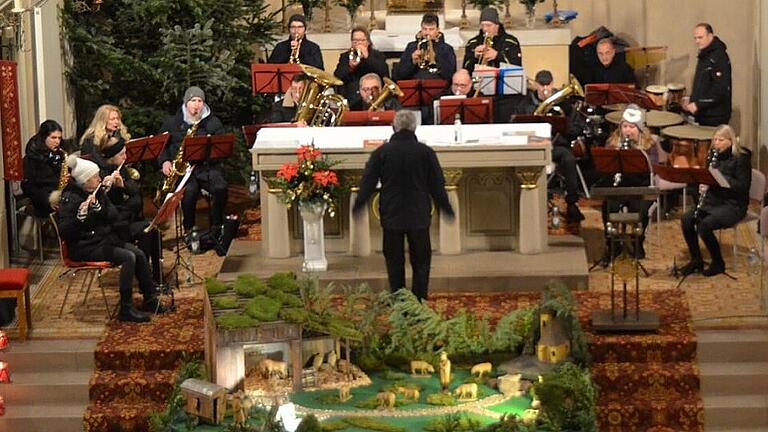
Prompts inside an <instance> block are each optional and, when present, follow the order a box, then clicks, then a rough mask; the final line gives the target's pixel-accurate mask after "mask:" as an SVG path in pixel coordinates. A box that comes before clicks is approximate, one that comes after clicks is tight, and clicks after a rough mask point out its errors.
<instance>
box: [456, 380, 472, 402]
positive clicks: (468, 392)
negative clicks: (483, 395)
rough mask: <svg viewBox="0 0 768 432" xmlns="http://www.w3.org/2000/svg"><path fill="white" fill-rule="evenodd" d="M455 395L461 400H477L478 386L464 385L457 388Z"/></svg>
mask: <svg viewBox="0 0 768 432" xmlns="http://www.w3.org/2000/svg"><path fill="white" fill-rule="evenodd" d="M453 394H454V396H456V397H457V398H459V399H477V384H475V383H469V384H462V385H460V386H458V387H456V390H454V391H453Z"/></svg>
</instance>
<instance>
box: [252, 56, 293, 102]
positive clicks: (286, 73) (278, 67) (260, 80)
mask: <svg viewBox="0 0 768 432" xmlns="http://www.w3.org/2000/svg"><path fill="white" fill-rule="evenodd" d="M301 71H302V70H301V66H299V65H298V64H293V63H252V64H251V85H252V87H253V94H254V95H256V94H259V93H280V94H282V93H285V92H286V91H287V90H288V88H290V87H291V79H293V76H294V75H296V74H297V73H299V72H301Z"/></svg>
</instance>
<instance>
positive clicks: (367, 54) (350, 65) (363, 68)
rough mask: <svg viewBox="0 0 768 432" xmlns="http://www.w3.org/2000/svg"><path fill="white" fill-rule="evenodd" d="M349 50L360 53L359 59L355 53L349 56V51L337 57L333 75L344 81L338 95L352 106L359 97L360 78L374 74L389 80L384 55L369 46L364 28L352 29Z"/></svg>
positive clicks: (369, 41) (369, 39) (366, 31)
mask: <svg viewBox="0 0 768 432" xmlns="http://www.w3.org/2000/svg"><path fill="white" fill-rule="evenodd" d="M350 49H354V50H357V51H358V52H359V53H360V55H359V57H358V56H357V55H355V53H353V54H352V55H350V51H344V52H343V53H341V55H339V63H338V64H337V65H336V70H335V71H334V72H333V74H334V75H335V76H336V78H338V79H340V80H342V81H344V84H343V85H342V86H341V88H340V91H339V93H341V95H342V96H344V97H345V98H347V100H348V101H349V102H350V104H352V103H353V102H354V101H355V100H356V99H358V98H359V97H360V95H359V94H358V92H357V88H358V86H359V85H360V78H361V77H362V76H364V75H367V74H369V73H375V74H376V75H378V76H379V78H383V77H387V78H389V67H388V66H387V58H386V57H385V56H384V54H383V53H382V52H381V51H379V50H376V49H374V48H373V47H372V46H371V38H370V35H369V33H368V30H367V29H366V28H365V27H355V28H353V29H352V47H351V48H350ZM350 57H351V58H350Z"/></svg>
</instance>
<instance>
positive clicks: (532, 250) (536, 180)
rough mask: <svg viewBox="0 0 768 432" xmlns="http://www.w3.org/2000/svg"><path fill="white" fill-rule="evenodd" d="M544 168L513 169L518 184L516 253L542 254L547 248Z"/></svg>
mask: <svg viewBox="0 0 768 432" xmlns="http://www.w3.org/2000/svg"><path fill="white" fill-rule="evenodd" d="M543 172H544V167H521V168H517V169H515V174H516V175H517V178H518V181H519V183H520V207H519V208H520V211H519V212H518V227H519V231H518V235H517V238H518V247H517V251H518V252H520V253H521V254H525V255H533V254H538V253H541V252H544V250H546V248H547V211H546V208H547V185H546V178H547V176H546V175H542V174H543Z"/></svg>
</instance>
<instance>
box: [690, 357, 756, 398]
mask: <svg viewBox="0 0 768 432" xmlns="http://www.w3.org/2000/svg"><path fill="white" fill-rule="evenodd" d="M699 370H700V376H701V390H702V394H703V395H712V396H718V395H739V394H741V395H749V394H755V395H759V394H768V362H704V363H701V364H699Z"/></svg>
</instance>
